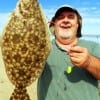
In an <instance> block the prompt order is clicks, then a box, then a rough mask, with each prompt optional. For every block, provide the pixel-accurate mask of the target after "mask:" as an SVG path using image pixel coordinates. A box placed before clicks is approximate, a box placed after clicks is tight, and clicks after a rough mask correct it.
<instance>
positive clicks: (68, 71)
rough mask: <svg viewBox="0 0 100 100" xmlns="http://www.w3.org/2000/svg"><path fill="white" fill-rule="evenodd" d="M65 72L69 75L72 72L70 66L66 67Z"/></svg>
mask: <svg viewBox="0 0 100 100" xmlns="http://www.w3.org/2000/svg"><path fill="white" fill-rule="evenodd" d="M66 72H67V74H70V73H71V72H72V66H68V67H67V69H66Z"/></svg>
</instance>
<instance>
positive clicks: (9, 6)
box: [0, 0, 100, 36]
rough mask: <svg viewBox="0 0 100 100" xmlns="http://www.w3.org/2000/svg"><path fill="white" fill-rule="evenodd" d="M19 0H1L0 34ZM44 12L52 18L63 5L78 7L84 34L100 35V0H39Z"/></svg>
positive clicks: (47, 16) (48, 17) (48, 18)
mask: <svg viewBox="0 0 100 100" xmlns="http://www.w3.org/2000/svg"><path fill="white" fill-rule="evenodd" d="M17 2H18V0H9V1H8V0H0V35H2V31H3V29H4V27H5V25H6V23H7V21H8V19H9V15H10V13H11V12H12V11H13V10H14V9H15V8H16V3H17ZM38 2H39V4H40V5H41V7H42V9H43V12H44V14H45V16H46V18H47V20H50V19H51V18H52V16H53V15H54V13H55V11H56V10H57V8H59V7H60V6H61V5H70V6H72V7H74V8H76V9H77V10H78V11H79V13H80V14H81V16H82V18H83V22H82V34H83V35H99V36H100V0H38Z"/></svg>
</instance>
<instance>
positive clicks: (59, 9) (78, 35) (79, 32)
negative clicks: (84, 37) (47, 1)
mask: <svg viewBox="0 0 100 100" xmlns="http://www.w3.org/2000/svg"><path fill="white" fill-rule="evenodd" d="M69 11H70V12H74V13H76V15H77V18H78V23H79V27H78V30H77V37H81V27H82V17H81V15H80V14H79V12H78V11H77V10H76V9H75V8H73V7H71V6H69V5H63V6H61V7H60V8H58V9H57V11H56V13H55V15H54V16H53V17H52V20H51V22H54V21H55V19H56V18H57V17H58V16H59V15H60V14H61V13H62V12H69ZM49 26H50V27H52V26H54V25H53V23H51V24H50V25H49Z"/></svg>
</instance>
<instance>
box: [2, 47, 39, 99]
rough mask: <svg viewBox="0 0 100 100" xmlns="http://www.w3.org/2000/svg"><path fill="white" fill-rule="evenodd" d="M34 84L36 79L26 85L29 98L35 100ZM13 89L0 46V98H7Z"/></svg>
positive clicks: (35, 86)
mask: <svg viewBox="0 0 100 100" xmlns="http://www.w3.org/2000/svg"><path fill="white" fill-rule="evenodd" d="M36 84H37V80H36V81H35V82H33V83H32V84H31V85H30V86H29V87H27V91H28V94H29V96H30V99H31V100H37V91H36V90H37V89H36V88H37V85H36ZM13 90H14V85H13V84H12V83H11V82H10V80H9V79H8V76H7V74H6V71H5V66H4V63H3V59H2V53H1V48H0V100H9V98H10V96H11V94H12V92H13Z"/></svg>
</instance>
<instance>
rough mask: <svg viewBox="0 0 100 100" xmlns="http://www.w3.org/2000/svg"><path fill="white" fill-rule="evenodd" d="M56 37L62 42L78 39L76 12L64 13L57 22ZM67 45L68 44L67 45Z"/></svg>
mask: <svg viewBox="0 0 100 100" xmlns="http://www.w3.org/2000/svg"><path fill="white" fill-rule="evenodd" d="M54 27H55V36H56V39H58V40H59V41H60V42H68V41H70V40H72V39H74V38H76V34H77V29H78V19H77V15H76V13H74V12H63V13H61V14H60V15H59V16H58V17H57V18H56V20H55V26H54ZM65 44H66V43H65Z"/></svg>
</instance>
